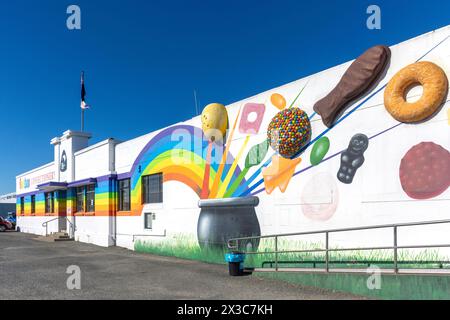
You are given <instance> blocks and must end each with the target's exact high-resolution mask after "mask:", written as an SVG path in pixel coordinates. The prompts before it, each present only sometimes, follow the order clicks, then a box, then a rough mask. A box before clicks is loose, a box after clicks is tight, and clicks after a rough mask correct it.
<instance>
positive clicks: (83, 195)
mask: <svg viewBox="0 0 450 320" xmlns="http://www.w3.org/2000/svg"><path fill="white" fill-rule="evenodd" d="M76 193H77V194H76V201H77V207H76V212H94V211H95V185H93V184H90V185H88V186H82V187H77V188H76Z"/></svg>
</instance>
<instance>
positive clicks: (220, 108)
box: [202, 103, 228, 141]
mask: <svg viewBox="0 0 450 320" xmlns="http://www.w3.org/2000/svg"><path fill="white" fill-rule="evenodd" d="M227 126H228V113H227V109H226V108H225V106H224V105H223V104H220V103H210V104H208V105H207V106H206V107H205V108H204V109H203V112H202V130H203V133H204V134H205V137H206V138H208V140H211V141H215V140H217V139H218V138H219V135H221V136H220V138H221V139H223V137H224V136H225V133H226V131H227Z"/></svg>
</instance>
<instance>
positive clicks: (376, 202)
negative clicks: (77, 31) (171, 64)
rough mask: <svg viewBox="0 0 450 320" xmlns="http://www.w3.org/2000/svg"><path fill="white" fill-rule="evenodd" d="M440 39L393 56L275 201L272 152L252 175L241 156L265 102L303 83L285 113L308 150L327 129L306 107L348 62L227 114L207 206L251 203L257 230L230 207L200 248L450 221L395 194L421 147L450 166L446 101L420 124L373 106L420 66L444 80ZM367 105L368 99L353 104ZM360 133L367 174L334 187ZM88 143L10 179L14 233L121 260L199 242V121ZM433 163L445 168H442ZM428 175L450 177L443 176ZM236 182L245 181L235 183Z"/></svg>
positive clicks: (73, 137)
mask: <svg viewBox="0 0 450 320" xmlns="http://www.w3.org/2000/svg"><path fill="white" fill-rule="evenodd" d="M449 35H450V27H445V28H442V29H439V30H436V31H434V32H431V33H427V34H425V35H422V36H419V37H417V38H414V39H412V40H409V41H406V42H403V43H401V44H398V45H395V46H391V47H390V49H391V58H390V65H389V67H388V69H387V71H386V72H385V74H384V75H383V76H382V77H381V79H380V81H379V82H378V84H377V86H376V88H372V89H371V91H370V93H375V92H377V91H378V92H377V93H376V94H374V95H373V96H368V95H366V96H365V97H364V98H360V99H359V100H357V101H354V102H353V103H352V105H351V106H350V107H349V108H348V109H347V111H346V114H348V113H349V112H350V110H352V109H353V108H355V107H356V109H355V112H352V113H350V114H349V115H348V117H346V118H345V120H343V121H341V122H340V123H339V124H338V125H336V126H335V127H333V128H332V130H330V131H327V134H326V136H327V137H328V138H329V140H330V148H329V151H328V153H327V154H326V156H325V159H323V160H322V162H321V163H320V164H318V165H316V166H311V163H310V153H311V150H312V146H311V147H310V148H307V149H306V150H305V151H304V153H303V154H301V155H300V158H301V159H302V160H301V162H300V163H299V164H296V165H293V168H292V167H291V169H292V170H295V175H294V176H293V177H292V179H290V181H289V174H287V175H280V176H282V177H281V178H280V179H281V180H277V181H278V182H276V184H275V187H276V186H277V185H280V186H283V185H284V186H286V185H287V183H289V184H288V185H287V189H286V190H285V191H284V192H281V191H280V189H279V188H275V190H273V192H271V193H270V194H268V192H267V190H265V183H264V182H267V180H266V181H264V180H265V177H264V176H263V174H262V172H264V169H262V168H261V165H262V164H264V163H266V164H268V167H269V166H270V159H272V155H274V151H273V150H272V148H269V150H268V152H267V154H266V156H265V158H264V160H263V161H262V163H261V164H260V165H255V166H252V167H249V168H245V159H246V156H247V154H248V152H249V150H250V148H251V147H252V146H255V145H257V144H260V143H261V142H263V141H264V140H265V139H266V137H267V127H268V125H269V123H270V121H271V120H272V118H273V117H274V116H275V115H276V114H277V113H278V112H279V111H280V110H279V109H278V108H277V107H276V106H274V105H272V102H271V96H272V94H274V93H278V94H281V95H282V96H283V97H285V99H286V101H287V105H288V106H289V105H290V104H291V103H292V102H293V101H294V100H295V97H296V96H297V95H298V93H299V91H300V89H301V88H303V87H304V86H305V84H306V83H307V86H306V88H305V90H304V91H303V92H302V94H301V95H300V97H299V99H298V100H297V101H296V102H295V104H294V106H295V107H299V108H301V109H302V110H304V111H305V112H306V113H307V114H308V115H309V116H310V118H311V128H312V141H314V139H315V137H317V136H319V135H320V134H321V133H323V132H324V131H325V130H326V129H327V128H326V127H325V125H324V124H323V123H322V121H321V118H320V116H319V115H316V116H313V114H314V112H313V106H314V104H315V102H316V101H318V100H319V99H321V98H322V97H324V96H326V95H327V94H328V93H329V92H330V90H332V89H333V88H334V86H335V85H336V84H337V83H338V81H339V79H340V78H341V77H342V75H343V74H344V72H345V70H346V69H347V68H348V67H349V65H350V63H351V61H350V62H347V63H344V64H342V65H339V66H336V67H334V68H331V69H328V70H325V71H323V72H320V73H317V74H314V75H311V76H309V77H306V78H303V79H300V80H298V81H294V82H292V83H289V84H286V85H283V86H281V87H278V88H275V89H273V90H269V91H267V92H263V93H261V94H258V95H256V96H253V97H251V98H248V99H245V100H243V101H239V102H237V103H234V104H231V105H229V106H227V107H226V109H227V112H228V120H229V127H230V130H229V131H228V133H227V137H226V138H225V139H228V138H229V137H230V136H231V135H232V134H231V129H232V127H233V124H234V123H235V122H236V123H237V127H236V131H235V132H234V134H233V137H232V139H231V140H230V142H229V143H228V145H227V146H228V147H229V153H228V157H227V164H226V165H225V167H224V172H223V174H222V176H221V179H217V180H216V179H215V176H216V172H217V171H218V170H220V163H219V162H220V161H217V159H218V160H220V159H222V152H220V148H219V147H217V146H216V149H215V150H216V152H215V154H214V155H213V156H212V159H213V160H212V162H213V164H212V165H211V168H210V176H209V179H206V189H207V190H206V195H208V194H209V196H210V197H212V198H229V197H239V198H243V197H244V196H246V195H254V196H257V197H258V198H259V204H257V205H256V202H253V203H251V204H249V203H247V204H245V205H246V206H247V207H248V206H250V207H252V208H253V206H254V205H256V207H255V210H256V217H257V220H251V219H250V220H249V219H247V220H246V219H244V220H242V221H241V222H242V224H249V223H251V224H257V226H256V225H252V226H250V225H247V227H248V228H247V229H246V227H243V228H241V229H240V226H239V225H237V226H236V221H238V222H239V221H240V220H239V219H241V218H242V217H243V216H245V215H250V216H251V215H252V213H251V210H250V211H249V212H250V213H249V212H243V213H242V214H241V215H236V212H239V208H240V205H239V203H237V204H236V202H232V204H228V206H227V204H226V203H225V204H223V203H222V206H225V208H227V209H226V210H228V211H229V212H234V213H235V215H234V216H231V217H230V220H229V222H227V220H220V221H221V222H220V223H219V224H215V223H216V222H217V221H215V222H214V221H209V222H208V223H209V226H210V227H211V228H212V229H211V230H203V229H202V228H206V227H205V226H204V225H202V226H201V227H199V230H200V229H201V230H200V231H199V233H203V235H202V237H206V238H205V239H206V240H205V241H208V237H210V238H209V239H210V240H211V239H213V238H214V237H215V235H214V232H222V231H218V229H217V228H219V229H220V228H222V227H223V226H224V225H226V226H231V225H232V224H233V223H235V225H233V226H234V227H235V228H237V229H239V230H238V231H239V232H240V233H239V234H242V235H244V234H245V233H247V234H246V235H248V232H250V233H251V234H259V233H261V234H274V233H288V232H300V231H309V230H317V229H319V230H322V229H329V228H347V227H356V226H369V225H380V224H389V223H400V222H415V221H431V220H439V219H448V218H450V210H449V208H450V191H449V190H448V188H447V189H445V190H444V191H442V192H440V193H439V194H433V195H432V196H430V197H427V198H426V199H420V200H419V199H415V198H412V197H411V196H409V195H408V194H407V193H406V192H405V189H404V186H402V184H401V180H400V177H399V167H400V164H401V161H402V159H403V158H404V156H405V154H406V153H407V152H408V150H410V149H411V148H412V147H413V146H416V145H418V144H420V143H421V142H432V143H433V145H435V146H440V147H442V149H443V150H447V154H448V150H450V135H449V129H450V120H449V118H448V117H449V111H448V110H449V104H448V101H446V102H445V103H444V105H443V106H442V107H440V109H439V111H438V112H437V113H436V114H435V115H434V116H433V117H431V118H430V119H428V120H427V121H423V122H421V123H418V124H406V123H400V122H398V121H397V120H395V119H394V118H393V117H392V116H391V115H390V114H389V113H388V112H387V111H386V108H385V106H384V103H383V97H384V87H383V86H384V85H386V84H387V83H388V82H389V80H390V79H391V78H392V77H393V76H394V74H396V73H397V72H398V71H399V70H400V69H402V68H403V67H405V66H407V65H409V64H411V63H414V62H415V61H417V60H418V59H421V60H423V61H431V62H433V63H435V64H437V65H438V66H440V67H441V68H442V69H443V70H444V71H445V73H446V74H447V76H448V75H450V40H445V41H444V42H442V41H443V40H444V39H447V37H448V36H449ZM423 55H425V56H424V57H423V58H421V57H422V56H423ZM420 90H421V89H420V88H414V89H412V90H411V91H410V92H409V93H408V99H417V98H418V97H419V96H420V95H421V91H420ZM367 94H369V93H367ZM366 97H370V98H369V99H368V100H367V101H365V102H363V101H364V99H365V98H366ZM361 102H363V103H361ZM248 104H258V105H264V106H263V107H261V109H260V111H262V112H261V113H260V114H253V115H251V116H253V117H256V119H257V120H256V121H253V119H241V117H240V115H243V114H244V113H245V112H244V111H243V110H245V108H246V105H248ZM240 110H241V111H240ZM239 112H241V114H240V115H239ZM250 113H254V112H250ZM245 114H246V115H247V116H248V115H249V113H245ZM259 120H261V123H260V126H259V128H257V130H256V131H257V132H256V133H255V132H253V133H254V134H252V133H249V132H246V129H245V122H247V124H248V123H253V124H255V123H256V124H257V123H258V122H259ZM358 133H361V134H364V135H366V136H367V137H369V146H368V148H367V150H366V151H365V153H364V158H365V162H364V164H363V165H362V166H361V167H360V168H359V169H358V170H357V172H356V174H355V177H354V179H353V182H352V183H350V184H345V183H342V182H340V181H339V180H338V179H337V172H338V170H339V168H340V165H341V163H340V161H341V160H340V154H341V152H342V151H344V150H346V149H347V147H348V145H349V141H350V139H351V137H352V136H354V135H355V134H358ZM90 137H91V135H90V134H88V133H85V132H76V131H70V130H68V131H66V132H64V133H63V134H62V135H61V136H60V137H56V138H53V139H52V140H51V145H52V146H53V148H54V159H51V162H49V163H48V164H45V165H43V166H41V167H39V168H35V169H33V170H30V171H28V172H25V173H23V174H20V175H19V176H17V178H16V180H17V189H16V193H17V215H18V226H19V227H20V229H21V231H22V232H29V233H34V234H41V235H42V234H44V233H45V228H44V227H43V226H42V224H43V223H44V222H46V221H51V222H49V223H48V230H49V231H61V230H67V231H70V226H71V224H73V225H75V227H76V231H75V233H74V237H75V240H77V241H82V242H88V243H94V244H97V245H100V246H112V245H117V246H122V247H127V248H133V246H134V242H135V241H136V240H137V239H142V240H146V241H153V240H157V241H161V240H162V239H166V240H168V241H169V240H170V239H173V237H175V236H176V235H180V234H186V235H191V236H193V237H196V236H197V227H198V221H199V214H200V208H199V199H200V198H201V197H205V187H204V186H205V184H204V181H205V171H207V170H205V169H206V168H207V167H208V165H207V163H208V161H207V158H208V151H207V150H208V142H206V141H205V140H204V139H203V137H202V131H201V118H200V117H195V118H193V119H191V120H188V121H185V122H182V123H178V124H176V125H174V126H171V127H168V128H165V129H161V130H159V131H156V132H151V133H148V134H146V135H143V136H140V137H137V138H135V139H132V140H129V141H124V142H122V141H118V140H115V139H112V138H111V139H107V140H104V141H101V142H99V143H96V144H94V145H89V143H88V141H89V139H90ZM444 154H445V153H444ZM214 159H215V160H216V161H215V160H214ZM442 161H443V163H444V166H445V165H447V166H448V163H449V162H450V157H449V158H448V159H445V157H444V158H443V159H442ZM261 169H262V170H261ZM242 171H243V173H242V174H240V172H242ZM288 171H289V170H288ZM293 172H294V171H292V172H291V173H293ZM435 174H436V175H441V176H442V175H447V176H450V172H448V171H445V170H444V171H443V172H435ZM217 176H219V175H217ZM239 176H241V178H242V177H243V179H242V180H241V181H239V180H240V177H239ZM275 178H277V177H275ZM215 180H216V182H215ZM275 180H276V179H275ZM449 181H450V179H449ZM235 187H236V188H235ZM282 189H283V188H282ZM230 190H231V191H230ZM243 199H244V200H243V201H244V202H245V201H247V200H248V199H247V200H245V198H243ZM248 201H250V202H252V201H256V200H254V199H250V200H248ZM212 202H214V201H212ZM219 202H220V201H219ZM207 204H208V202H206V205H207ZM241 205H242V204H241ZM244 211H245V210H244ZM58 217H59V219H58ZM66 217H67V220H66ZM52 219H54V220H52ZM233 219H238V220H233ZM67 221H70V223H71V224H69V222H67ZM233 221H234V222H233ZM255 221H256V222H255ZM220 224H222V226H221V227H218V225H220ZM214 228H215V229H214ZM223 228H224V227H223ZM449 228H450V226H449V225H445V226H444V225H440V226H436V227H428V228H423V229H421V231H420V232H421V233H420V235H421V236H420V240H421V241H422V242H423V241H426V242H430V243H431V242H433V243H438V242H441V243H445V242H447V243H448V234H449V233H448V231H449V230H450V229H449ZM213 229H214V230H213ZM225 229H226V228H225ZM246 230H247V231H246ZM224 232H225V233H226V234H224V235H223V237H222V238H223V239H226V238H227V237H230V236H235V235H236V234H232V231H229V230H228V231H224ZM227 232H228V233H227ZM230 232H231V233H230ZM236 232H237V231H236ZM388 232H391V231H383V230H381V231H380V230H378V231H376V232H375V231H373V232H372V231H370V232H369V231H365V232H364V233H358V235H356V234H355V235H354V236H351V235H345V236H343V235H342V236H340V237H338V236H336V238H335V239H333V240H334V241H336V242H339V243H340V244H346V243H350V242H352V243H355V242H356V243H357V244H358V245H364V244H369V243H370V244H371V245H378V244H380V245H383V244H389V245H391V244H392V237H391V234H390V233H388ZM402 232H403V233H402V234H401V236H402V239H404V240H402V241H403V243H412V242H414V241H415V240H417V239H418V237H417V230H413V229H412V228H411V229H408V230H405V231H402ZM205 233H206V234H205ZM243 233H244V234H243ZM220 237H221V236H219V238H220ZM216 238H217V237H216ZM374 239H375V242H376V243H374ZM309 240H311V239H309ZM211 241H213V240H211Z"/></svg>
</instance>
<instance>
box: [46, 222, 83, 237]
mask: <svg viewBox="0 0 450 320" xmlns="http://www.w3.org/2000/svg"><path fill="white" fill-rule="evenodd" d="M60 218H62V217H56V218H53V219H50V220H47V221H45V222H43V223H42V227H45V236H48V224H49V222H52V221H55V220H58V221H59V219H60ZM64 218H65V219H66V220H67V222H69V225H70V228H71V229H72V236H74V235H75V230H76V228H75V225H74V224H73V223H72V222H71V221H70V220H69V218H67V217H64Z"/></svg>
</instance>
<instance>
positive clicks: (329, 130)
mask: <svg viewBox="0 0 450 320" xmlns="http://www.w3.org/2000/svg"><path fill="white" fill-rule="evenodd" d="M447 39H448V37H447V38H446V39H445V40H447ZM445 40H443V41H441V42H439V43H436V44H435V45H434V46H433V47H431V48H427V50H426V52H424V53H423V55H422V56H421V57H420V58H418V59H417V60H416V61H404V64H405V65H406V67H405V68H403V69H401V70H400V71H398V72H397V73H395V74H394V75H393V76H392V77H389V78H390V79H387V77H386V74H387V73H388V72H389V68H390V60H391V51H390V49H389V48H388V47H386V46H375V47H373V48H370V49H368V50H367V51H366V52H364V53H363V54H362V55H361V56H360V57H358V58H357V59H356V60H355V61H354V62H353V63H352V64H350V66H349V67H348V68H347V70H345V72H344V73H343V75H342V77H341V78H340V79H338V81H337V83H336V85H335V86H334V88H332V89H331V90H330V91H329V92H328V93H327V94H326V95H325V96H323V97H317V101H316V102H315V103H313V104H312V105H308V106H306V107H305V103H304V101H303V100H302V97H303V96H302V94H304V93H305V92H307V91H308V90H310V89H311V88H312V87H311V84H310V82H309V80H308V81H306V83H304V84H302V86H301V88H299V90H298V91H296V92H295V93H296V94H297V95H296V97H295V98H294V99H287V98H286V97H285V96H284V95H283V94H282V93H280V92H270V93H268V94H267V96H266V97H265V100H264V101H261V99H258V100H257V101H256V100H255V101H246V102H245V103H243V104H242V105H241V106H239V109H238V111H237V112H236V113H231V112H230V111H229V110H227V108H226V107H225V106H224V105H222V104H220V103H211V104H209V105H207V106H206V107H205V108H204V110H203V112H202V114H201V116H200V123H194V124H195V125H192V124H190V125H188V124H177V125H174V126H171V127H169V128H166V129H163V130H161V131H159V132H158V133H156V134H155V135H154V136H152V138H151V139H149V141H148V142H147V143H146V145H145V147H144V148H143V149H142V150H141V152H140V153H139V155H138V156H137V158H136V159H135V161H134V163H133V165H132V167H131V170H130V171H129V172H126V173H122V174H120V175H118V176H117V177H112V176H111V177H102V178H97V181H96V189H95V192H96V195H95V201H96V212H95V215H96V216H97V215H100V216H101V215H110V214H111V212H113V211H115V207H114V206H115V203H114V201H115V200H114V199H116V198H117V194H116V192H117V190H116V188H115V187H114V181H115V180H117V179H123V178H130V188H131V209H130V211H129V212H121V213H120V215H124V216H141V215H142V212H143V208H144V205H143V204H142V186H141V178H142V176H145V175H149V174H154V173H162V174H163V182H169V181H175V182H179V183H181V184H183V185H185V186H187V187H188V188H189V189H191V190H192V191H193V192H194V194H195V195H196V197H198V199H197V198H196V199H195V200H196V201H197V200H198V201H199V203H198V212H199V220H198V224H197V240H198V243H199V245H200V247H202V248H205V247H209V246H216V245H218V246H223V245H224V243H225V242H226V240H227V239H229V238H232V237H238V236H255V235H260V234H261V228H260V221H258V218H257V215H256V211H255V209H257V207H258V205H259V201H260V199H259V198H258V197H261V196H262V195H264V196H265V197H272V196H274V194H277V195H279V194H280V193H281V194H283V193H285V192H286V191H287V190H288V189H289V188H290V184H291V182H292V181H293V180H294V179H299V180H300V179H303V177H305V176H306V175H305V173H306V172H308V171H313V170H314V171H313V174H312V175H311V176H306V177H307V179H305V183H304V186H303V188H302V189H301V190H298V193H297V196H298V199H299V202H301V203H302V205H301V206H300V207H301V213H300V215H303V216H304V217H306V218H307V219H309V220H310V221H315V222H324V221H328V220H330V219H332V218H333V217H334V216H335V214H336V212H337V209H338V207H339V206H341V205H342V204H343V202H344V201H343V199H344V196H348V195H346V192H348V190H349V189H346V188H348V187H350V186H351V185H352V184H355V183H361V179H362V178H361V177H362V173H363V172H362V171H364V170H367V169H368V168H369V167H370V166H372V168H373V166H375V165H376V163H375V162H374V161H371V160H372V159H370V158H369V155H368V154H369V152H370V151H371V149H372V148H373V144H374V140H375V141H377V140H378V141H380V140H381V139H379V138H380V137H382V136H384V137H386V135H387V134H388V133H390V134H391V136H392V135H395V132H396V130H400V129H402V128H405V127H407V126H417V128H420V127H423V128H425V126H426V125H427V123H428V121H429V120H430V119H432V118H433V116H434V115H435V114H436V113H437V112H439V110H440V109H441V107H442V105H443V104H445V102H446V98H447V90H448V80H447V76H446V74H445V72H444V71H443V69H442V68H441V67H440V66H438V65H437V64H436V63H432V62H428V61H425V59H426V57H427V56H428V55H429V54H430V53H431V52H433V50H435V49H437V48H438V47H439V46H440V45H441V44H442V43H443V42H444V41H445ZM417 84H418V85H421V86H422V87H423V94H422V95H421V97H420V99H419V100H418V101H415V102H408V100H407V98H406V93H407V92H408V90H409V88H410V87H411V86H413V85H417ZM383 91H384V107H385V108H383V109H382V111H383V112H384V113H385V115H386V116H388V117H389V120H391V119H393V121H395V122H389V124H386V125H385V126H382V127H379V128H376V131H375V132H372V131H371V132H370V133H369V132H368V131H367V132H366V131H365V130H364V129H365V128H364V125H361V126H360V128H359V129H358V130H355V131H354V132H349V131H340V128H342V127H344V126H345V125H346V123H348V122H346V121H347V119H349V118H350V117H351V118H352V119H354V120H355V119H356V121H357V119H358V115H359V114H360V113H358V111H361V110H363V109H364V107H365V106H366V104H367V103H368V101H370V99H371V98H373V97H374V96H375V95H376V94H378V93H381V92H383ZM307 110H311V111H310V112H308V111H307ZM313 121H316V123H315V125H313V124H312V123H313ZM424 130H425V129H424ZM343 132H344V133H343ZM344 135H345V136H344ZM237 136H238V137H237ZM342 141H345V144H346V147H344V145H343V144H342V143H340V144H339V142H342ZM383 143H384V144H389V145H386V146H385V147H386V149H388V148H389V147H395V146H398V145H400V144H402V143H403V144H408V145H402V147H406V148H407V149H409V150H408V151H407V152H406V153H405V154H404V156H403V157H402V158H398V159H397V160H396V161H395V162H393V163H391V164H389V166H391V167H392V168H394V167H395V172H396V174H397V175H396V179H397V180H396V181H398V184H399V185H401V190H402V191H403V192H404V194H405V195H407V196H408V197H409V198H411V199H419V200H423V199H432V198H435V197H438V196H439V195H441V194H442V193H444V192H445V191H446V190H447V189H448V187H449V185H450V153H449V151H448V150H447V149H445V147H444V146H442V145H440V144H438V142H436V141H423V140H422V139H421V138H420V137H418V138H417V141H415V142H414V143H413V144H411V145H409V144H410V143H409V142H402V141H396V140H395V139H384V140H383ZM372 156H373V155H372ZM330 163H333V164H335V165H337V167H338V170H337V171H336V169H333V170H332V171H331V170H330V167H329V164H330ZM333 168H336V166H334V167H333ZM278 191H279V192H278ZM73 192H74V191H73V190H72V191H71V192H70V193H68V195H67V198H68V200H69V201H70V202H69V203H68V207H72V208H73V206H74V205H75V203H74V198H75V194H74V193H73ZM168 200H169V199H168ZM36 203H37V207H38V208H39V210H37V211H38V212H43V209H42V208H41V206H42V205H43V198H42V196H41V195H39V197H38V198H37V202H36ZM26 206H27V204H26ZM249 245H251V246H253V247H257V246H258V243H250V244H249Z"/></svg>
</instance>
